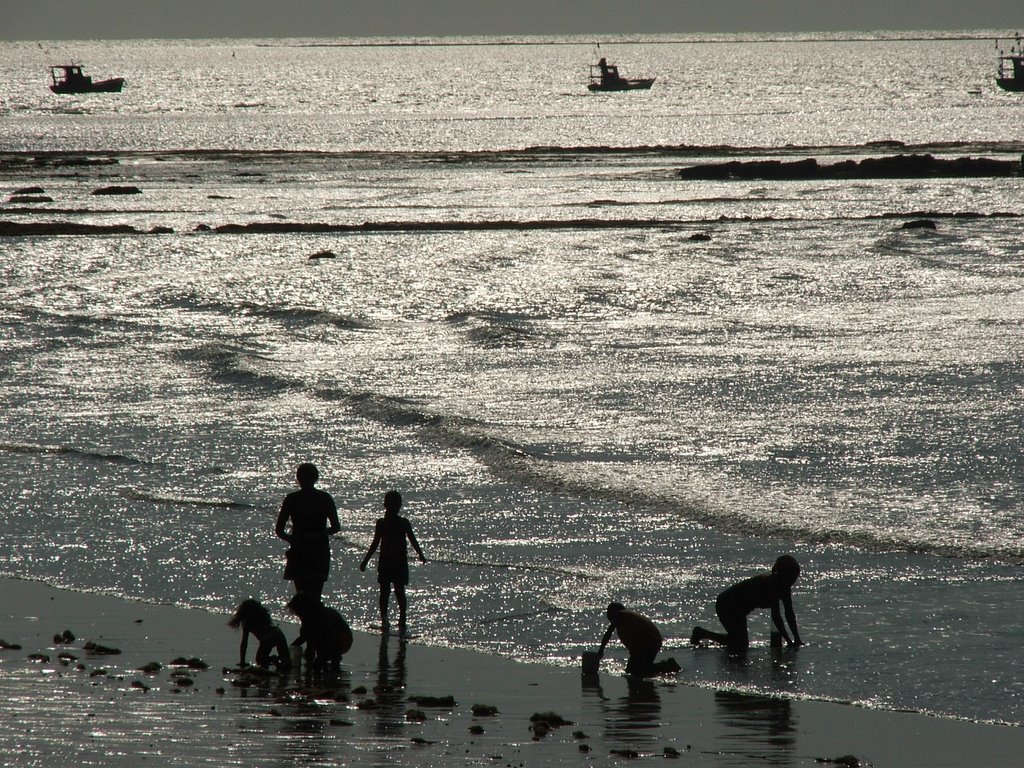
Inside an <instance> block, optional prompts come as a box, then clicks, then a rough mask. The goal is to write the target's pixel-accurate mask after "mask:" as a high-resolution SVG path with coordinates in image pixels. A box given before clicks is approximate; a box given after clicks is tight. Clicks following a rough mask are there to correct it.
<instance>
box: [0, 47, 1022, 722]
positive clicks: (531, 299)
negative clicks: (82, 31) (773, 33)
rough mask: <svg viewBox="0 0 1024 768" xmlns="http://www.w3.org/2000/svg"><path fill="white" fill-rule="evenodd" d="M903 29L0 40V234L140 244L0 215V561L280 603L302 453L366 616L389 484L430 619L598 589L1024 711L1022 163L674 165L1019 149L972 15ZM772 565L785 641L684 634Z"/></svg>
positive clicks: (552, 651)
mask: <svg viewBox="0 0 1024 768" xmlns="http://www.w3.org/2000/svg"><path fill="white" fill-rule="evenodd" d="M993 34H994V33H993ZM920 37H921V39H914V40H887V39H884V38H882V37H879V36H875V37H871V38H865V39H859V40H806V39H804V40H796V39H792V40H776V41H758V40H752V39H749V38H748V39H741V38H735V39H733V38H724V39H719V40H714V41H701V40H696V39H687V38H674V39H672V40H669V39H660V38H652V39H644V40H629V41H624V42H619V43H616V44H614V45H613V44H610V43H606V44H605V45H604V46H603V47H602V52H603V53H605V54H606V55H608V56H609V58H613V59H617V60H618V62H619V63H620V65H621V66H622V67H623V69H624V70H626V71H627V73H630V74H636V75H641V74H645V73H650V74H656V75H657V76H658V81H657V83H656V85H655V87H654V88H653V89H652V90H651V91H649V92H645V93H626V94H613V95H608V94H589V93H588V92H587V91H586V89H585V75H586V64H587V63H588V61H589V60H590V58H591V56H592V53H593V51H592V45H591V42H590V41H584V40H559V41H548V42H543V41H537V40H532V41H505V42H504V43H503V44H494V43H496V42H498V41H445V42H446V44H445V45H405V44H403V45H397V46H396V45H372V46H367V45H355V44H353V42H354V41H285V42H280V41H196V42H171V43H168V42H145V41H144V42H138V43H96V42H90V43H80V44H75V43H68V44H61V45H60V46H56V45H54V46H48V45H47V44H42V45H37V44H35V43H32V44H29V43H9V44H3V45H0V61H2V62H3V65H4V71H5V72H6V73H8V75H7V76H6V78H7V82H6V83H5V84H4V86H3V88H2V90H0V125H2V130H0V152H2V153H3V154H2V156H0V161H2V162H0V174H2V179H3V190H2V191H3V192H4V195H3V200H4V201H5V202H3V204H2V205H0V221H3V222H13V223H16V224H25V223H33V222H37V223H38V222H63V223H69V222H70V223H80V224H90V225H109V224H123V225H128V226H131V227H134V228H135V230H137V232H138V234H109V235H88V236H74V235H51V234H37V235H33V236H15V237H2V238H0V273H2V280H0V402H2V407H3V411H2V412H3V421H4V423H3V434H2V437H0V467H2V468H3V471H2V473H0V475H2V479H0V493H2V500H3V504H2V512H0V515H2V516H3V521H4V528H3V529H4V534H5V535H4V537H3V542H2V544H0V572H2V573H5V574H8V575H17V576H25V577H29V578H35V579H42V580H46V581H50V582H53V583H56V584H60V585H65V586H71V587H75V588H80V589H87V590H94V591H102V592H111V593H115V594H123V595H130V596H133V597H142V598H145V599H149V600H154V601H166V602H172V603H179V604H187V605H193V606H206V607H211V608H216V609H223V610H227V609H228V608H230V607H232V606H233V605H234V604H236V603H237V602H238V601H239V600H240V599H241V598H243V597H246V596H249V595H255V596H257V597H260V598H261V599H263V600H264V601H265V602H267V603H268V604H271V605H274V606H280V605H281V604H282V603H283V601H284V600H285V598H286V597H287V595H288V592H289V588H290V585H289V584H288V583H286V582H283V581H282V580H281V578H280V571H281V559H282V552H283V548H284V547H283V542H280V541H279V540H277V539H275V538H274V536H273V532H272V528H273V520H274V516H275V514H276V510H277V505H278V504H279V503H280V499H281V497H282V496H283V495H284V494H285V493H286V492H288V491H289V490H290V489H291V487H292V485H291V482H292V481H291V475H292V470H293V467H294V465H295V464H296V463H297V462H299V461H304V460H312V461H315V462H316V463H317V464H318V465H319V466H320V467H321V471H322V474H323V483H322V485H323V487H324V488H326V489H327V490H329V491H330V492H332V493H333V494H334V495H335V498H336V499H337V501H338V502H339V505H340V507H341V508H342V525H343V531H342V533H341V534H340V536H339V537H338V538H337V540H336V544H335V547H334V553H335V570H334V572H333V574H332V577H331V581H330V582H329V585H328V588H329V591H330V595H331V597H330V599H331V601H332V602H334V603H335V604H337V605H338V606H339V607H341V608H342V610H343V612H344V613H346V615H348V616H349V617H350V618H351V619H352V621H353V622H354V623H355V624H356V625H360V626H365V625H368V624H370V623H373V622H374V621H375V620H376V596H375V585H374V583H373V579H372V577H371V576H368V575H365V574H360V573H359V572H358V570H357V569H356V565H357V563H358V561H359V559H360V557H361V553H362V551H363V549H364V548H365V547H366V545H367V544H368V543H369V539H370V536H371V533H372V527H373V520H374V519H375V517H376V516H377V515H378V514H379V509H378V505H379V499H380V497H381V495H382V494H383V492H384V491H385V490H387V489H389V488H392V487H394V488H398V489H400V490H401V491H402V492H403V493H404V495H405V496H406V499H407V508H406V511H407V513H408V515H409V517H410V519H411V520H412V522H413V525H414V527H415V529H416V532H417V535H418V537H419V539H420V541H421V542H422V543H423V546H424V549H425V550H426V552H427V555H428V557H429V558H430V559H431V562H430V563H429V564H427V565H425V566H422V567H419V568H416V569H414V571H413V586H412V597H411V606H412V607H411V611H412V621H413V624H414V625H415V627H416V630H417V631H418V632H420V633H422V634H423V635H424V638H425V640H426V641H428V642H431V643H436V644H441V645H456V646H464V647H472V648H479V649H483V650H487V651H492V652H495V653H500V654H504V655H508V656H512V657H516V658H523V659H538V660H548V661H551V662H552V663H556V664H566V665H570V664H575V663H577V659H578V656H579V653H580V652H581V651H582V650H584V649H587V648H590V647H592V646H593V645H595V644H596V643H597V641H598V640H599V638H600V636H601V633H602V631H603V629H604V623H603V609H604V606H605V605H606V604H607V602H608V601H609V600H611V599H617V600H620V601H622V602H624V603H626V604H628V605H630V606H631V607H635V608H636V609H637V610H639V611H641V612H643V613H645V614H647V615H649V616H651V617H652V618H654V619H655V620H656V621H657V622H658V623H659V624H660V625H661V626H662V628H663V630H664V632H665V634H666V636H668V637H669V638H670V640H669V645H670V646H671V652H672V653H673V654H674V655H675V656H676V658H677V659H678V660H679V661H680V663H681V664H682V666H683V672H682V674H681V676H680V677H681V679H682V680H683V681H685V682H692V683H696V684H700V685H706V686H722V687H730V688H735V689H739V690H752V691H759V692H764V693H769V694H785V695H793V696H801V697H820V698H829V699H838V700H843V701H856V702H861V703H864V704H867V705H872V706H881V707H892V708H900V709H916V710H923V711H929V712H935V713H939V714H943V715H949V716H956V717H966V718H978V719H985V720H995V721H1003V722H1011V723H1017V724H1021V723H1024V677H1022V674H1021V670H1020V664H1019V644H1020V639H1021V637H1022V633H1024V618H1022V617H1024V610H1022V608H1024V601H1022V598H1021V571H1020V566H1021V562H1022V561H1024V545H1022V543H1021V542H1022V538H1024V514H1022V507H1021V491H1022V481H1024V475H1022V457H1021V448H1022V440H1024V428H1022V424H1024V408H1022V405H1021V403H1022V400H1021V390H1022V385H1024V368H1022V353H1024V345H1022V336H1024V333H1022V330H1024V329H1022V319H1021V318H1024V245H1022V242H1024V241H1022V238H1021V225H1020V218H1019V217H1020V216H1021V214H1024V198H1022V194H1021V192H1022V186H1024V185H1022V182H1021V180H1020V178H1009V179H966V180H963V179H949V180H946V179H925V180H921V179H916V180H915V179H900V180H886V181H859V182H822V181H815V182H801V181H790V182H738V181H735V182H703V181H685V182H684V181H681V180H678V179H677V178H676V177H675V175H674V173H673V172H674V171H675V170H676V169H678V168H680V167H682V166H685V165H691V164H694V163H697V162H712V161H719V160H724V159H737V158H738V159H749V158H763V157H775V158H782V159H800V158H804V157H816V158H817V159H819V161H821V162H832V161H835V160H837V159H846V158H849V157H854V158H856V157H865V156H877V155H881V154H886V153H892V152H897V151H904V152H926V151H927V152H932V153H933V154H937V155H941V156H944V157H953V156H960V155H972V156H987V157H994V158H998V159H1004V160H1005V159H1014V158H1019V157H1020V155H1021V151H1022V148H1024V137H1022V136H1021V135H1020V131H1019V115H1020V110H1021V108H1022V104H1021V101H1020V99H1021V97H1020V96H1014V95H1011V94H1004V93H1002V92H1000V91H998V90H997V89H995V88H994V86H993V85H992V82H991V73H992V69H993V52H992V43H991V40H990V39H985V35H984V33H972V38H976V39H949V40H934V39H927V38H928V36H926V35H922V36H920ZM379 42H384V41H379ZM399 42H407V41H399ZM453 42H454V43H456V44H452V43H453ZM481 42H488V43H489V44H487V45H482V44H479V43H481ZM339 43H340V44H339ZM513 43H515V44H513ZM523 43H530V44H523ZM47 53H48V54H49V58H47ZM72 56H73V57H74V58H75V59H77V60H81V61H83V62H85V64H86V65H87V67H88V69H89V70H90V71H91V72H93V74H95V75H97V76H112V75H123V76H125V77H126V78H127V79H128V85H127V86H126V89H125V91H124V92H123V93H122V94H120V95H103V96H99V95H94V96H85V97H57V96H54V95H53V94H50V93H49V92H48V91H47V90H46V88H45V85H46V82H45V75H46V66H47V65H48V64H49V63H50V60H51V59H63V58H70V57H72ZM754 62H756V63H757V66H752V63H754ZM922 73H926V75H927V76H922ZM878 142H885V144H878ZM894 142H902V143H904V144H905V145H906V146H905V147H899V146H898V145H896V144H894ZM47 153H53V154H47ZM86 153H88V154H86ZM106 185H133V186H137V187H138V188H139V189H140V190H141V194H137V195H130V196H123V195H122V196H115V197H109V196H94V195H92V194H91V193H92V191H93V190H95V189H96V188H98V187H101V186H106ZM33 186H38V187H41V188H42V189H43V192H42V193H39V192H33V193H22V194H15V193H16V191H17V190H24V189H27V188H29V187H33ZM26 196H28V197H36V198H40V197H45V198H48V200H38V199H37V200H34V201H25V200H24V199H23V198H25V197H26ZM993 214H998V215H993ZM921 217H930V218H932V219H933V220H934V221H936V223H937V228H936V229H935V230H931V229H903V228H902V224H903V223H904V222H906V221H908V220H912V219H915V218H921ZM612 222H618V225H617V226H609V224H610V223H612ZM254 223H256V224H261V225H266V224H271V223H272V224H276V225H277V226H278V227H279V229H278V231H274V230H273V229H272V228H271V227H268V226H262V227H261V228H260V229H259V231H249V232H239V233H235V234H228V233H223V232H217V231H207V228H216V227H218V226H220V225H224V224H241V225H245V224H254ZM363 224H368V225H369V226H368V227H366V229H365V231H359V230H358V229H353V230H351V231H340V230H339V226H340V225H363ZM310 225H324V226H322V227H319V228H317V227H315V226H310ZM155 227H158V228H162V231H164V232H165V233H164V234H148V232H150V230H152V229H153V228H155ZM167 230H169V232H167ZM695 236H699V237H695ZM323 251H329V252H330V253H331V254H332V255H333V256H334V258H320V259H310V258H309V257H310V256H311V255H314V254H318V253H321V252H323ZM783 552H792V553H793V554H795V555H796V556H797V557H798V559H799V560H800V561H801V563H802V564H803V566H804V575H803V577H802V578H801V580H800V582H799V583H798V587H797V592H796V604H797V614H798V617H799V619H800V622H801V631H802V634H803V635H804V638H805V640H807V642H808V645H807V647H805V648H803V649H801V650H800V651H799V652H796V653H785V654H783V655H782V656H781V657H778V658H775V659H773V658H772V657H771V655H770V654H769V652H768V649H767V648H766V645H767V632H768V626H767V624H768V619H767V617H766V616H764V615H755V617H754V618H753V620H752V629H753V632H754V635H755V638H756V643H757V646H756V647H755V649H754V651H753V652H752V653H751V655H750V657H749V658H748V659H747V660H746V661H745V662H734V661H730V660H728V659H727V658H726V657H725V656H724V655H723V654H721V653H719V652H717V651H712V650H699V651H691V650H690V649H689V648H688V646H687V643H686V641H687V638H688V637H689V633H690V629H691V627H692V626H693V625H694V624H695V623H702V624H712V625H713V624H714V623H715V618H714V608H713V604H714V597H715V595H716V594H717V593H718V592H719V591H721V589H723V588H724V587H725V586H727V585H728V584H730V583H731V582H732V581H734V580H736V579H739V578H742V577H743V576H745V575H747V574H750V573H753V572H756V571H758V570H761V569H764V568H766V567H767V566H768V565H769V564H770V563H771V561H772V560H774V558H775V557H776V556H777V555H778V554H780V553H783ZM619 661H621V658H620V659H619Z"/></svg>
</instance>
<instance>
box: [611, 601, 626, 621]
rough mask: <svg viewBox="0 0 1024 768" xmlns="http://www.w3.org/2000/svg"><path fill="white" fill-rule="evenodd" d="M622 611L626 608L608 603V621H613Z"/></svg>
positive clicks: (619, 604)
mask: <svg viewBox="0 0 1024 768" xmlns="http://www.w3.org/2000/svg"><path fill="white" fill-rule="evenodd" d="M624 610H626V606H624V605H623V604H622V603H608V621H615V617H616V616H618V615H619V613H621V612H622V611H624Z"/></svg>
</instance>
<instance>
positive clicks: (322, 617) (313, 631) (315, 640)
mask: <svg viewBox="0 0 1024 768" xmlns="http://www.w3.org/2000/svg"><path fill="white" fill-rule="evenodd" d="M288 610H290V611H291V612H292V613H294V614H295V615H296V616H298V618H299V622H300V624H299V636H298V637H297V638H295V640H294V641H293V642H292V646H294V647H297V648H301V647H302V646H303V645H305V646H306V650H305V654H304V655H305V658H306V664H307V667H308V668H309V669H312V670H324V669H328V668H329V669H332V670H337V669H338V666H339V665H340V664H341V657H342V656H343V655H345V654H346V653H348V651H349V649H350V648H351V647H352V630H351V629H350V628H349V626H348V622H346V621H345V619H344V618H343V617H342V615H341V614H340V613H338V612H337V611H336V610H334V609H333V608H328V607H327V606H326V605H324V604H323V603H321V602H320V601H319V600H317V599H316V598H315V597H313V596H312V595H310V594H307V593H305V592H300V593H299V594H297V595H295V597H293V598H292V599H291V600H289V601H288Z"/></svg>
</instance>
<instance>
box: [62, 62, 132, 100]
mask: <svg viewBox="0 0 1024 768" xmlns="http://www.w3.org/2000/svg"><path fill="white" fill-rule="evenodd" d="M50 78H51V79H52V80H53V83H52V84H51V85H50V90H51V91H53V92H54V93H120V92H121V88H122V87H123V86H124V78H123V77H112V78H110V79H108V80H93V79H92V76H91V75H87V74H85V73H84V72H82V66H81V65H80V64H58V65H57V66H53V67H50Z"/></svg>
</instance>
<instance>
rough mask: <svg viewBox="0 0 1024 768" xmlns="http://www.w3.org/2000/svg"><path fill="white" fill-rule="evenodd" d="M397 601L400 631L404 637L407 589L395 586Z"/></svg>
mask: <svg viewBox="0 0 1024 768" xmlns="http://www.w3.org/2000/svg"><path fill="white" fill-rule="evenodd" d="M395 600H396V601H397V602H398V631H399V632H400V633H401V634H403V635H404V634H405V630H406V623H405V608H406V605H407V601H406V598H405V587H402V586H399V585H397V584H396V585H395Z"/></svg>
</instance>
